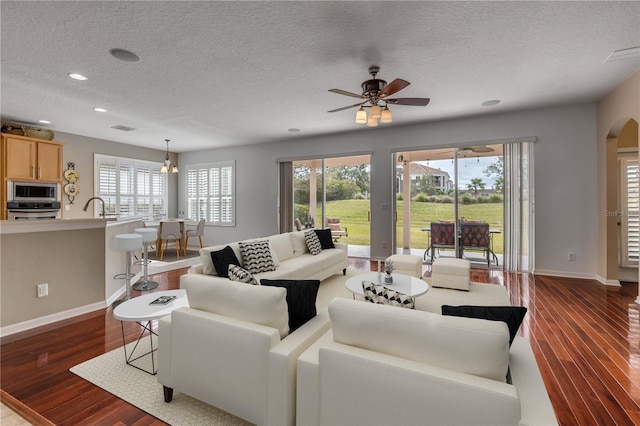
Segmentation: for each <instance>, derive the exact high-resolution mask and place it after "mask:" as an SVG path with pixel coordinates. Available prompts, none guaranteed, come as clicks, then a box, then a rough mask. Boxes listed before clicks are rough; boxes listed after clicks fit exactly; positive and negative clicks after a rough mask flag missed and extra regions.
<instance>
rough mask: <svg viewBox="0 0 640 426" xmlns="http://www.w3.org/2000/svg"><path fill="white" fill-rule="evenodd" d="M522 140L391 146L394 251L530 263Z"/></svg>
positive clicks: (494, 264) (514, 266) (526, 266)
mask: <svg viewBox="0 0 640 426" xmlns="http://www.w3.org/2000/svg"><path fill="white" fill-rule="evenodd" d="M512 145H513V146H512ZM528 145H530V144H527V143H514V144H488V145H474V146H468V147H461V148H439V149H431V150H421V151H408V152H399V153H396V160H397V162H396V204H395V208H396V217H397V218H398V219H397V220H396V227H395V229H396V232H395V239H396V247H397V252H399V253H412V254H417V255H420V256H423V257H424V259H425V260H426V261H427V262H431V261H432V259H435V258H437V257H439V256H445V257H446V256H449V257H464V258H466V259H469V260H471V261H472V262H473V263H474V264H475V265H477V266H480V265H486V266H487V267H491V268H502V267H503V265H505V261H506V262H508V264H507V265H506V266H507V267H506V269H507V270H531V263H530V262H531V259H530V258H529V256H528V253H529V251H530V250H529V246H530V244H531V240H530V239H529V235H531V233H532V226H531V222H530V215H529V214H530V202H529V200H530V195H529V194H530V190H529V180H528V177H529V167H528V161H527V159H528V158H529V157H528V156H527V155H526V154H527V153H528ZM516 146H517V148H516ZM505 163H508V167H505ZM507 180H508V181H509V182H510V183H511V185H505V181H507ZM507 191H509V192H508V193H507ZM507 240H508V241H509V244H508V245H506V244H505V242H506V241H507ZM506 250H509V254H507V253H506ZM475 265H474V266H475Z"/></svg>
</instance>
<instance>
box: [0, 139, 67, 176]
mask: <svg viewBox="0 0 640 426" xmlns="http://www.w3.org/2000/svg"><path fill="white" fill-rule="evenodd" d="M2 138H3V141H4V144H3V153H4V161H5V166H6V168H5V171H6V176H5V178H6V179H13V180H27V181H29V180H41V181H47V182H62V147H63V144H62V143H60V142H53V141H43V140H39V139H33V138H26V137H20V136H15V135H2Z"/></svg>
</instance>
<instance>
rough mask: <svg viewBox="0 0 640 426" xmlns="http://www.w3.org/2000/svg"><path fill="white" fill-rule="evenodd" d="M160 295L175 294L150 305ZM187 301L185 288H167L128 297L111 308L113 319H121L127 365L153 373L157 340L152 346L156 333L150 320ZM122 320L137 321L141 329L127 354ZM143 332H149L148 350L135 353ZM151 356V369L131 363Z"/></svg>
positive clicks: (186, 305)
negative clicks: (159, 303) (162, 301)
mask: <svg viewBox="0 0 640 426" xmlns="http://www.w3.org/2000/svg"><path fill="white" fill-rule="evenodd" d="M162 296H176V298H175V299H173V300H172V301H171V302H169V303H167V304H165V305H152V304H151V302H153V301H154V300H156V299H157V298H159V297H162ZM188 306H189V301H188V300H187V293H186V291H185V290H167V291H157V292H154V293H149V294H144V295H142V296H138V297H134V298H133V299H129V300H127V301H125V302H123V303H121V304H119V305H118V306H116V308H115V309H114V310H113V316H114V318H115V319H118V320H120V321H121V323H120V326H121V328H122V343H123V345H124V358H125V362H126V363H127V365H131V366H132V367H135V368H137V369H139V370H142V371H144V372H146V373H149V374H152V375H155V374H156V373H157V372H158V370H157V368H156V363H155V360H154V357H153V355H154V352H156V351H157V350H158V348H157V342H156V347H154V346H153V336H154V335H155V336H156V337H157V336H158V334H157V333H156V332H154V331H153V329H152V327H151V321H153V320H157V319H159V318H162V317H164V316H166V315H169V314H170V313H171V312H172V311H173V310H174V309H178V308H182V307H188ZM124 321H132V322H137V323H138V324H140V326H141V327H142V331H141V332H140V335H139V336H138V340H137V341H136V344H135V346H134V347H133V350H132V351H131V353H130V354H128V355H127V346H126V344H127V342H126V341H125V335H124ZM145 332H148V333H149V348H150V349H149V351H148V352H144V353H142V354H136V349H137V348H138V345H139V344H140V341H141V340H142V338H143V337H144V335H145ZM147 355H150V356H151V370H150V371H149V370H145V369H144V368H142V367H139V366H137V365H135V364H133V361H136V360H138V359H140V358H142V357H144V356H147Z"/></svg>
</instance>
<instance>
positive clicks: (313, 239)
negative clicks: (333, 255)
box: [304, 229, 322, 255]
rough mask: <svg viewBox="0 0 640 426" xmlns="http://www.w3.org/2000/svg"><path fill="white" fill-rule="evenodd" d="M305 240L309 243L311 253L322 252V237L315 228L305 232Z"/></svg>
mask: <svg viewBox="0 0 640 426" xmlns="http://www.w3.org/2000/svg"><path fill="white" fill-rule="evenodd" d="M304 241H305V242H306V243H307V247H308V248H309V252H310V253H311V254H313V255H316V254H320V252H322V244H320V239H319V238H318V235H317V234H316V233H315V231H314V230H313V229H311V230H309V231H306V232H305V233H304Z"/></svg>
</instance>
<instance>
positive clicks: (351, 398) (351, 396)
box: [296, 298, 557, 425]
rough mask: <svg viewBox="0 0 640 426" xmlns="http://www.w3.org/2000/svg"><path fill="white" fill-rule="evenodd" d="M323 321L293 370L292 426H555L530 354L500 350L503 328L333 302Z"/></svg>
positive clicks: (519, 345) (504, 346) (525, 347)
mask: <svg viewBox="0 0 640 426" xmlns="http://www.w3.org/2000/svg"><path fill="white" fill-rule="evenodd" d="M329 314H330V317H331V323H332V330H330V331H329V332H327V333H326V334H325V335H324V336H322V337H321V338H320V339H319V340H318V341H317V342H315V343H314V344H313V345H311V347H310V348H309V349H308V350H306V351H305V352H304V353H303V354H302V355H301V356H300V358H299V360H298V375H297V377H298V379H297V380H298V387H297V392H298V397H297V404H298V407H297V411H296V414H297V424H299V425H319V424H322V425H334V424H342V425H345V424H367V425H389V424H402V425H428V424H436V425H447V424H448V425H459V424H474V425H476V424H477V425H480V424H490V425H495V424H500V425H507V424H511V425H517V424H519V423H520V424H527V425H552V424H556V423H557V421H556V418H555V414H554V412H553V408H552V407H551V403H550V401H549V397H548V395H547V392H546V389H545V387H544V383H543V382H542V377H541V376H540V372H539V370H538V368H537V364H536V361H535V358H534V356H533V352H532V351H531V347H530V346H529V344H528V342H527V341H526V339H524V338H522V337H516V340H515V341H514V342H513V345H512V347H511V348H509V332H508V329H507V326H506V324H504V323H501V322H498V321H486V320H478V319H471V318H460V317H450V316H441V315H438V314H433V313H429V312H421V311H415V310H410V309H400V308H397V307H392V306H385V305H377V304H372V303H366V302H362V301H355V300H349V299H339V298H336V299H334V300H333V301H332V302H331V304H330V305H329ZM507 368H509V369H510V373H511V381H510V382H509V381H507V380H506V376H507Z"/></svg>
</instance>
